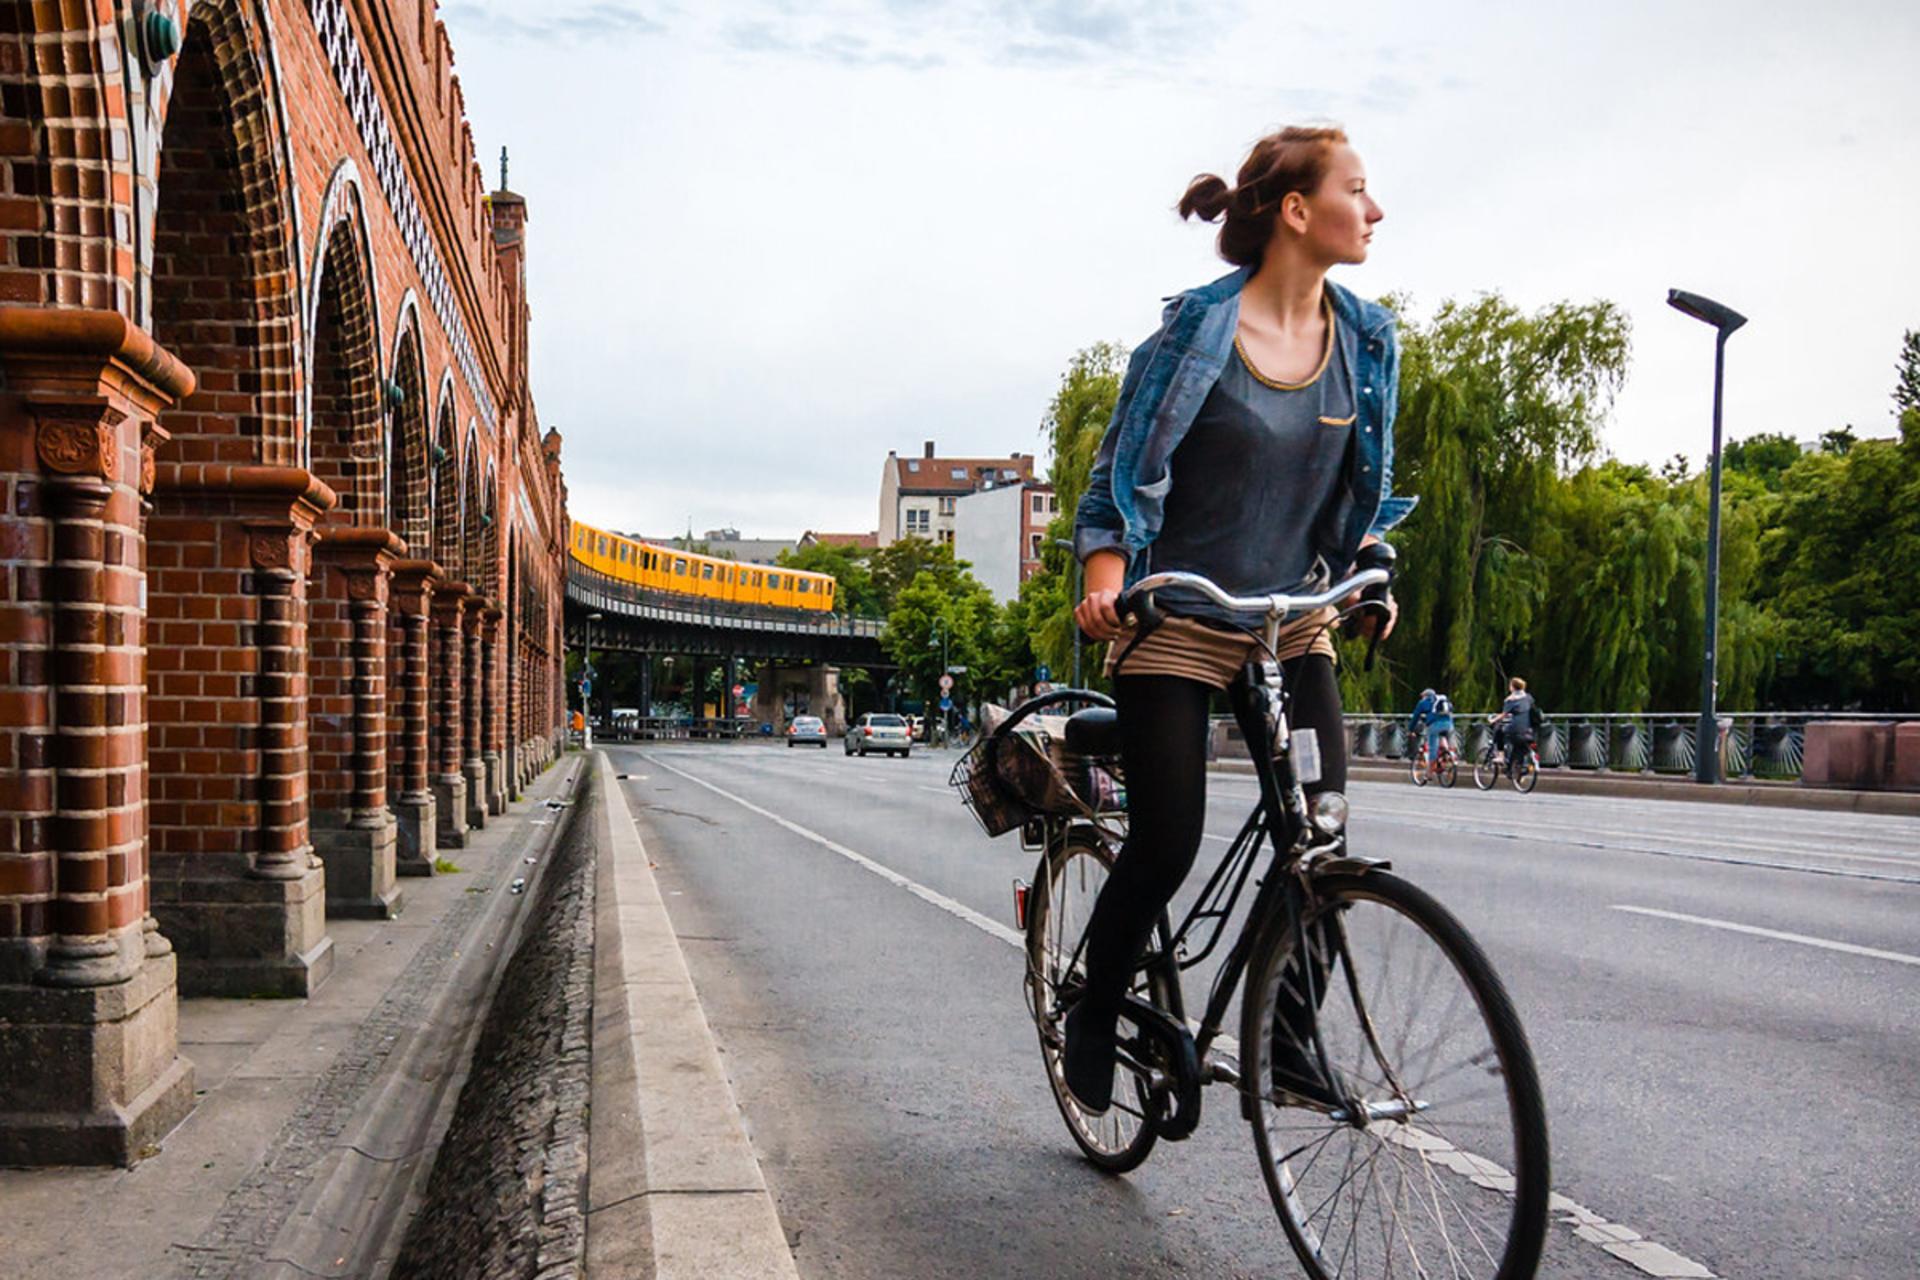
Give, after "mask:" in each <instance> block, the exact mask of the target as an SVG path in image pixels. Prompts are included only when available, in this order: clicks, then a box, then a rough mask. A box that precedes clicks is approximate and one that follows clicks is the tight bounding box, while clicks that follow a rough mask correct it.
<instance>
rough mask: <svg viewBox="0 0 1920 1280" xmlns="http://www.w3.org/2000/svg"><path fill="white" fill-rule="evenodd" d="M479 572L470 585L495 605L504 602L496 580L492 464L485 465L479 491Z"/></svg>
mask: <svg viewBox="0 0 1920 1280" xmlns="http://www.w3.org/2000/svg"><path fill="white" fill-rule="evenodd" d="M480 511H481V518H480V530H481V532H480V571H479V574H478V575H477V576H478V577H479V579H480V580H479V581H478V582H476V583H475V584H474V585H475V586H476V587H478V588H479V589H480V590H481V591H483V592H485V593H486V594H487V596H488V597H489V598H491V599H492V600H493V601H494V602H495V603H501V602H504V601H505V599H506V592H505V591H504V590H503V584H502V583H501V580H500V573H501V569H500V519H501V512H500V488H499V484H498V482H497V478H496V476H495V473H494V467H493V463H492V462H491V461H489V462H488V463H487V478H486V481H485V483H484V484H483V485H482V487H481V490H480Z"/></svg>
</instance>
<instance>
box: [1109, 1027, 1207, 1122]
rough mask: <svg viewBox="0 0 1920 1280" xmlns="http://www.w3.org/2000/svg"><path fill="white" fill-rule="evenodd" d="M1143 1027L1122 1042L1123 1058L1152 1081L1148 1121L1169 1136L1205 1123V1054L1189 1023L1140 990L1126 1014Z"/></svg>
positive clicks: (1149, 1089) (1121, 1057) (1128, 1066)
mask: <svg viewBox="0 0 1920 1280" xmlns="http://www.w3.org/2000/svg"><path fill="white" fill-rule="evenodd" d="M1121 1016H1122V1017H1124V1018H1126V1019H1127V1020H1128V1021H1129V1022H1131V1023H1133V1025H1134V1026H1135V1027H1137V1028H1138V1029H1139V1030H1138V1033H1137V1034H1136V1035H1134V1036H1131V1037H1124V1038H1122V1040H1121V1042H1120V1061H1121V1063H1122V1065H1124V1066H1125V1067H1126V1068H1127V1069H1128V1070H1129V1071H1131V1072H1133V1073H1134V1074H1135V1075H1138V1076H1139V1077H1140V1078H1141V1079H1143V1080H1145V1081H1146V1082H1147V1092H1148V1097H1149V1099H1150V1102H1151V1105H1150V1106H1149V1107H1148V1108H1147V1123H1149V1124H1151V1125H1152V1126H1153V1128H1154V1130H1155V1131H1156V1132H1157V1133H1159V1135H1160V1136H1161V1137H1163V1138H1165V1139H1167V1140H1168V1141H1169V1142H1178V1141H1180V1140H1181V1139H1183V1138H1187V1137H1190V1136H1192V1134H1193V1131H1194V1130H1195V1129H1197V1128H1199V1127H1200V1088H1201V1086H1202V1085H1203V1084H1205V1083H1206V1081H1205V1078H1204V1077H1203V1076H1202V1075H1201V1071H1200V1054H1199V1052H1198V1050H1197V1049H1195V1047H1194V1043H1193V1035H1192V1033H1191V1032H1189V1031H1188V1030H1187V1028H1186V1026H1185V1024H1183V1023H1180V1022H1177V1021H1175V1020H1174V1019H1173V1018H1171V1017H1168V1016H1167V1014H1166V1012H1165V1011H1164V1010H1162V1009H1159V1008H1156V1007H1155V1006H1153V1005H1151V1004H1148V1003H1147V1002H1146V1001H1145V1000H1142V999H1140V998H1139V997H1138V996H1128V997H1127V1003H1126V1009H1125V1012H1124V1013H1123V1014H1122V1015H1121Z"/></svg>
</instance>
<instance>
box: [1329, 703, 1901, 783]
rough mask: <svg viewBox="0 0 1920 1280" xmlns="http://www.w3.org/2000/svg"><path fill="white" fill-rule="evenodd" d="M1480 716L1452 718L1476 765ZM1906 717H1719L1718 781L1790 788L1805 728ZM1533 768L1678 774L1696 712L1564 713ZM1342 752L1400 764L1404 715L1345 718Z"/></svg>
mask: <svg viewBox="0 0 1920 1280" xmlns="http://www.w3.org/2000/svg"><path fill="white" fill-rule="evenodd" d="M1487 714H1488V713H1485V712H1476V713H1473V714H1468V715H1463V714H1461V713H1459V712H1455V713H1454V717H1453V729H1454V741H1455V742H1456V743H1458V744H1459V745H1460V752H1461V759H1462V760H1463V761H1473V760H1477V759H1479V758H1480V755H1481V753H1482V752H1484V751H1485V750H1486V748H1487V743H1488V742H1489V740H1490V739H1491V738H1492V734H1493V731H1492V728H1491V726H1489V725H1488V723H1487ZM1912 718H1913V717H1912V716H1900V715H1872V714H1866V713H1861V712H1851V711H1792V712H1785V711H1735V712H1729V713H1725V714H1722V715H1721V716H1720V717H1718V729H1719V733H1718V738H1719V741H1718V742H1717V744H1716V749H1717V750H1718V751H1719V753H1720V776H1721V777H1723V778H1726V779H1728V780H1735V779H1751V780H1761V781H1776V780H1777V781H1795V780H1797V779H1798V778H1799V777H1800V762H1801V758H1802V754H1803V752H1804V751H1805V748H1806V730H1807V725H1809V724H1811V723H1814V722H1816V721H1821V722H1824V721H1833V720H1846V721H1851V722H1856V723H1876V722H1877V723H1892V722H1894V721H1898V720H1911V719H1912ZM1544 720H1545V723H1544V725H1543V726H1542V728H1541V731H1540V738H1539V749H1540V767H1541V768H1543V769H1567V770H1574V771H1592V772H1599V771H1605V772H1609V773H1652V774H1674V775H1684V774H1691V773H1692V772H1693V766H1694V761H1695V760H1696V759H1697V758H1698V757H1697V755H1696V752H1697V751H1698V741H1697V739H1698V737H1699V732H1698V731H1699V721H1700V713H1699V712H1697V711H1653V712H1645V713H1625V712H1611V711H1582V712H1566V713H1562V714H1559V715H1551V716H1547V717H1545V718H1544ZM1346 722H1347V752H1348V754H1349V755H1350V756H1352V757H1353V758H1355V759H1360V760H1405V759H1406V758H1407V756H1408V754H1409V751H1410V747H1411V745H1412V744H1411V743H1410V742H1409V740H1408V737H1407V717H1406V716H1381V715H1365V714H1355V715H1349V716H1347V717H1346Z"/></svg>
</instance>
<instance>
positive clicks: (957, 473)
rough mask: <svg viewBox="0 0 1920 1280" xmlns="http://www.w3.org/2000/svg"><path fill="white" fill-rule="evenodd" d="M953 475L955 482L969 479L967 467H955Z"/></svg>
mask: <svg viewBox="0 0 1920 1280" xmlns="http://www.w3.org/2000/svg"><path fill="white" fill-rule="evenodd" d="M952 475H953V478H954V479H955V480H965V479H966V478H967V469H966V468H965V467H955V468H954V469H953V471H952Z"/></svg>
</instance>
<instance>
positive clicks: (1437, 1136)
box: [1241, 872, 1548, 1280]
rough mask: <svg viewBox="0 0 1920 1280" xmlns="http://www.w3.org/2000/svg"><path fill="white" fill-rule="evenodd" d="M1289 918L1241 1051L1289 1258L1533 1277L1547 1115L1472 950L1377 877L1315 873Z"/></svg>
mask: <svg viewBox="0 0 1920 1280" xmlns="http://www.w3.org/2000/svg"><path fill="white" fill-rule="evenodd" d="M1301 921H1302V924H1301V934H1302V936H1304V937H1305V938H1306V939H1307V944H1306V946H1304V947H1301V946H1297V945H1296V944H1295V939H1294V937H1293V935H1292V933H1291V932H1289V931H1288V930H1287V928H1286V925H1285V922H1284V921H1277V922H1276V924H1275V926H1273V932H1272V936H1271V937H1270V938H1269V939H1268V940H1267V941H1266V942H1265V943H1264V944H1263V947H1262V950H1261V952H1260V953H1259V959H1258V962H1257V966H1256V968H1255V969H1254V971H1253V973H1252V974H1251V976H1250V979H1249V980H1250V982H1251V984H1252V985H1251V986H1250V987H1249V988H1248V991H1247V996H1246V999H1247V1009H1246V1014H1245V1026H1244V1028H1243V1032H1244V1036H1245V1043H1244V1044H1243V1045H1242V1046H1241V1050H1242V1054H1243V1056H1244V1057H1245V1059H1246V1063H1247V1069H1246V1072H1245V1077H1244V1078H1245V1084H1244V1085H1243V1086H1242V1087H1243V1088H1245V1089H1246V1090H1247V1091H1248V1094H1249V1096H1250V1097H1251V1099H1252V1101H1253V1113H1254V1120H1253V1133H1254V1144H1255V1146H1256V1147H1257V1149H1258V1150H1259V1154H1260V1167H1261V1172H1262V1174H1263V1175H1264V1176H1265V1178H1266V1183H1267V1191H1268V1193H1269V1195H1270V1196H1271V1197H1272V1199H1273V1204H1274V1208H1275V1210H1276V1211H1277V1212H1278V1214H1279V1217H1280V1223H1281V1226H1282V1228H1283V1229H1284V1230H1285V1232H1286V1235H1287V1239H1288V1242H1289V1243H1291V1244H1292V1246H1293V1250H1294V1252H1295V1254H1297V1255H1298V1257H1299V1259H1300V1262H1301V1264H1302V1265H1303V1266H1304V1267H1305V1268H1306V1270H1307V1273H1308V1274H1309V1275H1310V1276H1313V1277H1314V1278H1315V1280H1348V1278H1353V1280H1360V1278H1363V1277H1368V1278H1370V1277H1377V1276H1386V1275H1417V1276H1428V1277H1435V1278H1436V1280H1437V1278H1438V1277H1447V1278H1448V1280H1523V1278H1524V1277H1530V1276H1532V1275H1533V1274H1534V1270H1535V1268H1536V1267H1537V1266H1538V1265H1539V1260H1540V1253H1541V1249H1542V1247H1543V1244H1544V1241H1545V1237H1546V1228H1547V1195H1548V1168H1547V1166H1548V1154H1547V1121H1546V1111H1545V1107H1544V1105H1543V1104H1542V1101H1541V1095H1540V1082H1539V1078H1538V1076H1537V1074H1536V1073H1535V1070H1534V1064H1533V1054H1532V1051H1531V1049H1530V1048H1529V1047H1528V1045H1527V1039H1526V1035H1525V1033H1524V1032H1523V1031H1522V1029H1521V1027H1520V1021H1519V1018H1518V1016H1517V1015H1516V1014H1515V1012H1514V1009H1513V1003H1512V1001H1511V1000H1510V999H1509V998H1508V996H1507V993H1506V990H1505V988H1504V987H1503V986H1502V985H1501V983H1500V979H1499V977H1498V976H1497V975H1496V974H1495V973H1494V972H1493V969H1492V966H1491V965H1489V963H1488V962H1487V958H1486V956H1485V954H1484V953H1482V952H1481V950H1480V948H1479V946H1478V945H1477V944H1476V943H1475V942H1474V940H1473V938H1472V937H1471V936H1470V935H1469V934H1468V933H1467V931H1466V930H1465V929H1464V928H1463V927H1462V926H1461V925H1460V923H1459V922H1458V921H1457V920H1455V919H1454V918H1453V916H1452V915H1451V914H1449V913H1448V912H1447V910H1446V909H1445V908H1444V907H1442V906H1441V905H1440V904H1439V903H1438V902H1436V901H1435V900H1434V899H1433V898H1432V897H1431V896H1429V895H1428V894H1426V893H1425V892H1423V891H1421V890H1420V889H1418V888H1416V887H1414V886H1413V885H1411V884H1409V883H1407V882H1406V881H1404V880H1402V879H1400V878H1399V877H1397V876H1394V875H1391V874H1389V873H1387V872H1371V873H1368V874H1366V875H1360V876H1328V877H1325V878H1324V879H1322V880H1319V881H1317V882H1316V884H1315V890H1314V901H1313V902H1312V903H1311V904H1309V905H1307V906H1306V907H1304V908H1303V909H1302V915H1301ZM1303 959H1304V960H1305V961H1306V962H1305V963H1303ZM1315 1006H1317V1009H1318V1012H1317V1014H1316V1013H1314V1012H1311V1010H1312V1009H1313V1008H1314V1007H1315ZM1316 1021H1317V1024H1318V1027H1319V1033H1320V1039H1321V1043H1322V1045H1323V1046H1324V1048H1325V1053H1326V1061H1327V1063H1328V1065H1329V1066H1330V1067H1331V1068H1332V1078H1331V1079H1329V1078H1328V1076H1327V1075H1326V1073H1324V1072H1322V1071H1321V1070H1320V1068H1319V1065H1318V1062H1319V1060H1318V1055H1317V1054H1316V1053H1315V1052H1314V1050H1313V1048H1312V1036H1311V1032H1310V1028H1311V1027H1312V1025H1313V1024H1314V1023H1315V1022H1316ZM1289 1068H1291V1070H1290V1069H1289ZM1303 1071H1304V1072H1306V1074H1305V1075H1302V1072H1303ZM1283 1089H1284V1091H1283Z"/></svg>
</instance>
